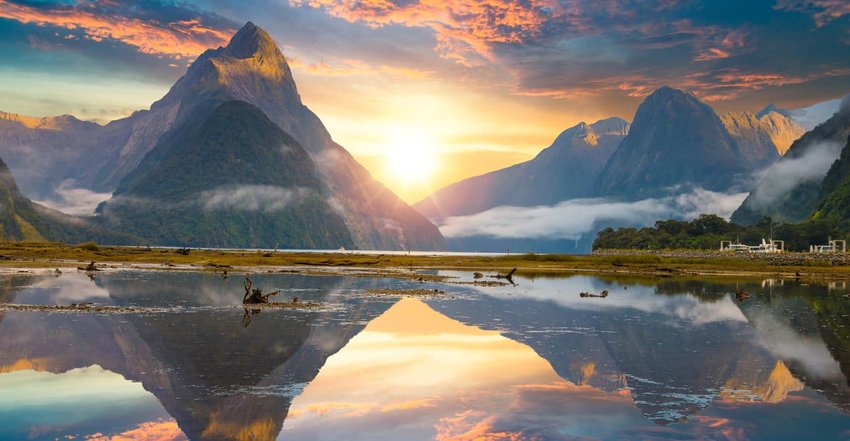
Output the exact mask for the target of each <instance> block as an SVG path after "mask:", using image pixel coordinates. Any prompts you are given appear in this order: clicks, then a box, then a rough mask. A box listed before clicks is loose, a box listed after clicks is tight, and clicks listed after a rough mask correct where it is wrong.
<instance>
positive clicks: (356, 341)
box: [0, 271, 850, 440]
mask: <svg viewBox="0 0 850 441" xmlns="http://www.w3.org/2000/svg"><path fill="white" fill-rule="evenodd" d="M444 275H447V276H455V277H458V279H456V280H458V281H464V280H472V276H471V274H468V273H446V274H444ZM253 277H254V281H255V283H256V284H257V285H258V286H262V287H264V288H267V289H279V288H283V289H284V293H283V294H282V295H284V296H288V297H293V296H297V297H299V298H301V299H302V301H310V302H322V303H323V304H324V305H325V306H324V307H323V308H320V309H305V310H263V311H261V312H252V311H249V310H243V308H242V307H241V306H237V305H238V297H239V295H241V294H239V288H240V286H239V285H240V284H241V282H242V281H241V280H234V279H235V278H233V277H231V278H229V279H227V280H225V279H222V278H221V276H219V275H214V274H199V273H157V272H139V271H118V272H106V273H102V274H99V275H98V276H97V277H96V278H95V280H94V281H92V280H90V279H89V278H88V277H86V276H85V275H83V274H63V275H61V276H59V277H56V276H54V275H42V276H39V275H20V276H12V277H7V278H6V283H4V285H3V288H2V298H3V299H4V301H5V302H9V303H15V304H30V305H69V304H71V303H81V302H94V303H98V304H104V305H115V306H124V307H126V308H127V309H126V310H125V311H126V312H122V313H119V314H114V313H84V312H82V313H81V312H67V311H64V312H63V311H59V310H57V311H53V312H50V311H26V310H15V311H5V312H3V313H2V316H0V337H2V338H0V349H2V350H0V384H2V385H3V387H2V388H0V409H2V410H3V411H2V412H0V415H2V417H0V418H2V421H3V423H4V424H3V425H2V429H0V437H3V438H9V439H18V438H29V439H54V438H57V437H66V436H67V437H79V438H84V437H92V438H97V437H99V436H100V437H104V438H105V439H110V438H114V439H125V438H131V439H133V438H142V439H174V440H177V439H193V440H194V439H197V440H219V439H225V440H227V439H231V440H237V439H339V438H341V437H344V438H346V439H372V440H373V439H413V440H419V439H479V438H482V439H576V438H578V439H645V438H653V437H655V438H669V437H672V438H685V439H692V438H700V437H703V438H710V439H714V438H720V439H723V437H728V436H731V435H733V434H734V435H735V436H738V437H743V438H745V439H756V440H759V439H765V440H767V439H772V440H773V439H802V438H809V437H816V438H817V439H841V438H842V437H843V436H844V435H843V433H844V431H846V427H847V426H848V421H850V414H848V412H850V386H848V375H847V374H846V372H847V371H848V353H850V352H848V350H850V348H848V347H847V345H846V344H845V343H846V341H847V335H846V330H845V329H844V327H843V326H842V323H843V319H842V317H843V315H845V314H846V313H847V311H848V307H850V305H848V303H847V301H846V299H845V298H844V297H843V294H846V293H847V288H846V287H842V286H841V285H840V284H838V285H833V286H826V285H824V286H819V285H800V284H799V283H795V282H785V283H781V282H777V281H769V280H768V281H764V282H759V281H757V282H754V281H730V282H704V281H673V280H671V281H657V280H656V281H636V280H617V279H604V278H595V277H587V276H573V277H567V278H560V277H558V278H526V277H522V278H517V280H516V281H517V283H518V285H517V286H503V287H474V288H473V287H465V286H462V285H451V286H447V285H438V284H435V285H431V284H425V285H424V286H425V288H426V289H431V287H437V288H441V289H447V290H448V291H449V293H448V294H444V295H434V296H426V297H418V298H410V297H407V298H405V297H398V296H391V295H387V294H380V295H379V294H374V292H376V291H375V290H379V291H380V290H384V291H386V290H387V289H409V288H418V289H421V288H422V287H423V285H422V284H421V283H419V282H404V281H398V280H391V279H371V278H364V277H357V278H349V277H330V276H298V275H280V274H257V275H254V276H253ZM603 289H607V290H608V291H609V295H608V297H606V298H582V297H580V296H579V295H578V293H579V292H585V291H592V292H599V291H601V290H603ZM738 289H742V290H746V291H747V292H749V293H751V294H752V297H751V298H750V299H747V300H745V301H743V302H740V303H739V302H738V301H736V300H735V297H734V295H733V293H734V292H735V291H736V290H738ZM80 403H87V404H86V405H82V406H81V405H80ZM36 410H37V411H36ZM122 437H123V438H122ZM144 437H147V438H144Z"/></svg>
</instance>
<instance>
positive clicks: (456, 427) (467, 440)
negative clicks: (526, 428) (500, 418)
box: [434, 410, 524, 441]
mask: <svg viewBox="0 0 850 441" xmlns="http://www.w3.org/2000/svg"><path fill="white" fill-rule="evenodd" d="M476 420H477V421H476ZM495 422H496V417H494V416H488V417H484V414H483V412H479V411H472V410H467V411H464V412H461V413H458V414H457V415H455V416H453V417H446V418H442V419H440V422H439V423H437V425H436V429H437V434H436V436H435V437H434V439H436V440H438V441H519V440H522V439H524V437H523V434H522V433H521V432H504V431H497V430H494V429H495V428H494V423H495Z"/></svg>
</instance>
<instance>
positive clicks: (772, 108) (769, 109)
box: [756, 103, 791, 119]
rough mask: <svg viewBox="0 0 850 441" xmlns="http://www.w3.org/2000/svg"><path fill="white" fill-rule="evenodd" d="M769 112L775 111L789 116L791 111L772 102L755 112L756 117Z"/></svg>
mask: <svg viewBox="0 0 850 441" xmlns="http://www.w3.org/2000/svg"><path fill="white" fill-rule="evenodd" d="M771 112H776V113H778V114H780V115H782V116H785V117H788V118H791V111H790V110H785V109H782V108H779V107H777V106H776V105H775V104H772V103H771V104H768V105H766V106H765V107H764V109H761V110H760V111H759V112H758V113H756V118H759V119H761V117H763V116H765V115H767V114H769V113H771Z"/></svg>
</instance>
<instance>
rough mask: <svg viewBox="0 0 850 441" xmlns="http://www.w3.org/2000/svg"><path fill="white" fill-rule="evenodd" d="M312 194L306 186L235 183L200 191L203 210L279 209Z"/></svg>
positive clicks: (270, 210)
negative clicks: (235, 184) (287, 186)
mask: <svg viewBox="0 0 850 441" xmlns="http://www.w3.org/2000/svg"><path fill="white" fill-rule="evenodd" d="M312 194H313V192H312V190H310V189H308V188H301V187H293V188H284V187H275V186H272V185H237V186H226V187H219V188H217V189H215V190H210V191H205V192H203V193H201V201H202V203H203V205H204V210H207V211H214V210H223V209H229V210H245V211H264V212H267V213H271V212H275V211H280V210H282V209H284V208H286V207H287V206H289V205H290V204H293V203H297V202H299V201H301V200H303V199H305V198H308V197H310V196H311V195H312Z"/></svg>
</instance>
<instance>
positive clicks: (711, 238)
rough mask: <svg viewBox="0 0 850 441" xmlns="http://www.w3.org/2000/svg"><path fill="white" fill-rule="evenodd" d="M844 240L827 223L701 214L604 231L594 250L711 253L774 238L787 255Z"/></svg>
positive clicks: (824, 220) (843, 234)
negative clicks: (742, 221) (723, 245)
mask: <svg viewBox="0 0 850 441" xmlns="http://www.w3.org/2000/svg"><path fill="white" fill-rule="evenodd" d="M846 236H847V234H845V233H844V232H843V231H841V229H840V228H838V226H837V225H836V224H835V223H834V222H832V221H831V220H829V219H814V220H808V221H805V222H801V223H799V224H791V223H782V222H776V221H774V220H773V219H772V218H770V217H763V218H761V219H760V220H759V221H758V222H756V223H755V225H738V224H734V223H732V222H729V221H727V220H726V219H724V218H722V217H720V216H716V215H713V214H703V215H700V216H699V217H698V218H696V219H694V220H692V221H690V222H688V221H682V220H675V219H669V220H660V221H657V222H655V226H652V227H645V228H634V227H623V228H617V229H614V228H610V227H609V228H605V229H604V230H602V231H600V232H599V233H598V234H597V236H596V239H595V240H594V241H593V249H594V250H603V249H650V250H660V249H697V250H711V249H719V248H720V241H723V240H729V241H732V242H737V241H740V242H741V243H743V244H748V245H757V244H759V243H761V240H762V239H770V238H773V239H775V240H784V241H785V249H786V250H788V251H808V250H809V247H810V246H811V245H825V244H827V243H828V242H829V240H830V239H846V238H847V237H846Z"/></svg>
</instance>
